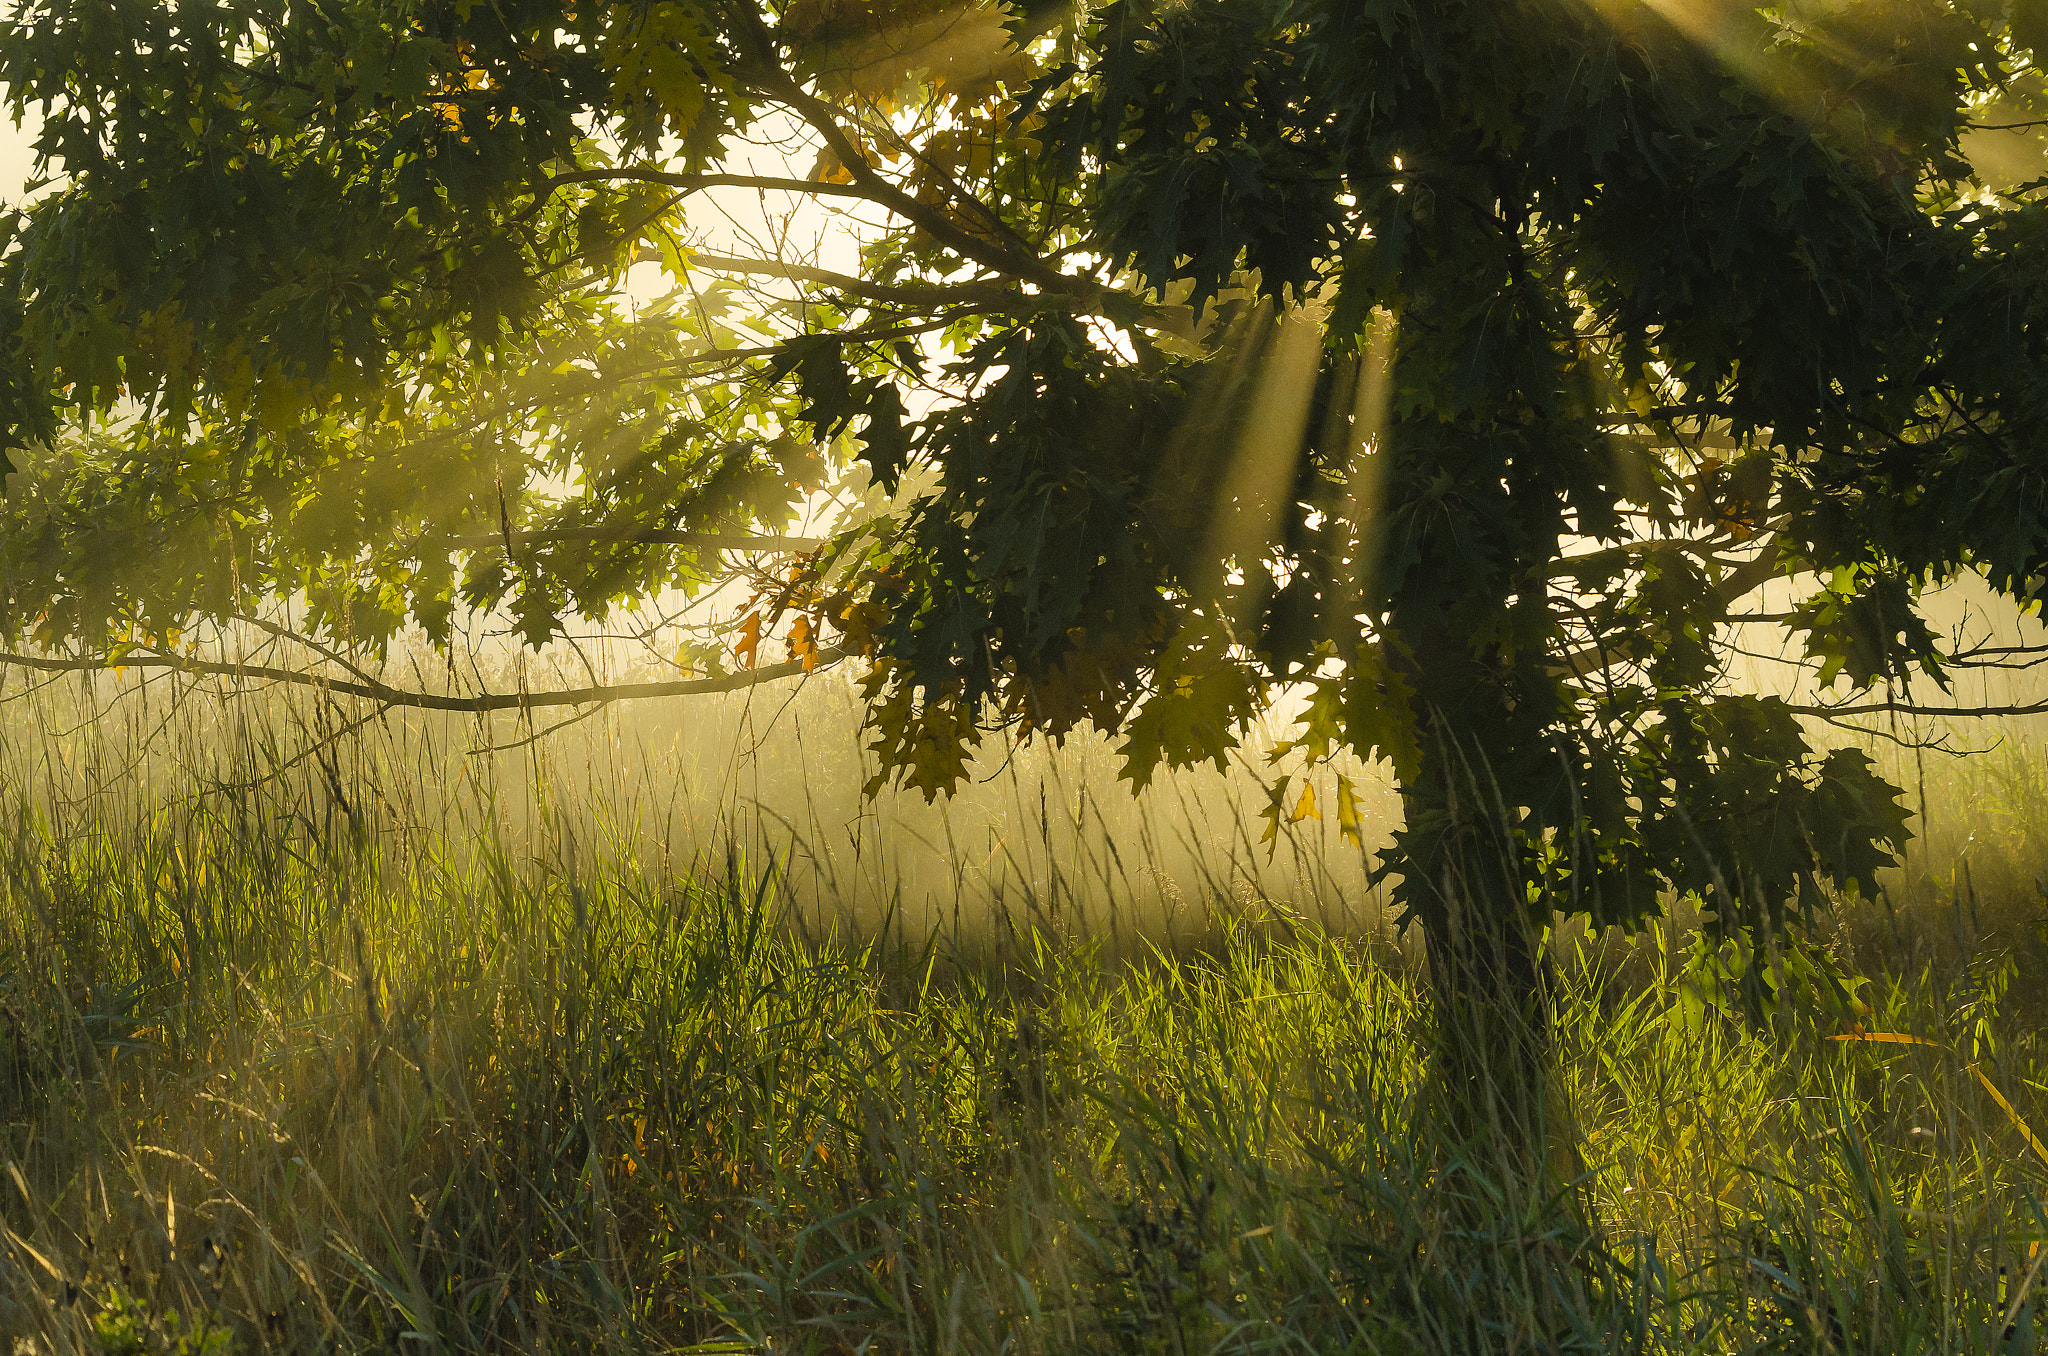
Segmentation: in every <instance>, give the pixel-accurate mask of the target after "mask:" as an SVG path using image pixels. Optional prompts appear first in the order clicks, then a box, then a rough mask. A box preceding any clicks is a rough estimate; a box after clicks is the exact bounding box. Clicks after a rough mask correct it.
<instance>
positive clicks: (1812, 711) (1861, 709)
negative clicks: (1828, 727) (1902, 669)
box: [1786, 701, 2048, 720]
mask: <svg viewBox="0 0 2048 1356" xmlns="http://www.w3.org/2000/svg"><path fill="white" fill-rule="evenodd" d="M1786 709H1787V710H1790V711H1791V712H1793V713H1794V714H1796V715H1801V716H1820V717H1822V718H1823V719H1830V720H1831V719H1833V718H1835V717H1837V716H1869V715H1877V714H1879V713H1881V712H1886V711H1896V712H1898V713H1899V714H1901V715H1907V716H2038V715H2044V714H2048V701H2039V702H2028V703H2026V704H2024V705H2013V706H1924V705H1922V704H1921V703H1919V702H1910V701H1889V702H1857V703H1854V704H1851V703H1847V702H1845V703H1843V704H1841V705H1839V706H1824V705H1806V706H1788V707H1787V708H1786Z"/></svg>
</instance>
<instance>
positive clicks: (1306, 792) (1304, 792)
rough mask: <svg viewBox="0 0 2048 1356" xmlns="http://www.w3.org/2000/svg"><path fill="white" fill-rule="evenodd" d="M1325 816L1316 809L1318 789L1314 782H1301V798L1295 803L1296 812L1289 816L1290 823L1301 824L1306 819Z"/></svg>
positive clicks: (1318, 818)
mask: <svg viewBox="0 0 2048 1356" xmlns="http://www.w3.org/2000/svg"><path fill="white" fill-rule="evenodd" d="M1322 817H1323V816H1322V815H1321V813H1319V812H1318V811H1317V809H1316V789H1315V787H1314V785H1313V784H1311V783H1309V782H1303V783H1302V784H1301V799H1300V800H1298V801H1296V802H1295V803H1294V813H1293V814H1291V815H1289V816H1288V817H1287V822H1288V823H1290V824H1299V823H1300V822H1301V821H1302V820H1304V819H1316V820H1320V819H1321V818H1322Z"/></svg>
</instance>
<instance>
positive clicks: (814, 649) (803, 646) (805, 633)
mask: <svg viewBox="0 0 2048 1356" xmlns="http://www.w3.org/2000/svg"><path fill="white" fill-rule="evenodd" d="M789 657H790V658H791V659H801V660H803V661H804V672H805V673H809V672H810V671H811V670H813V669H815V668H817V667H818V640H817V636H816V634H815V633H814V632H813V631H812V630H811V619H810V617H809V616H807V615H805V614H803V613H798V614H797V619H796V624H795V625H793V626H791V627H790V628H789Z"/></svg>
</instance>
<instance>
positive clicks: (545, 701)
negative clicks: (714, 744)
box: [0, 649, 846, 713]
mask: <svg viewBox="0 0 2048 1356" xmlns="http://www.w3.org/2000/svg"><path fill="white" fill-rule="evenodd" d="M845 657H846V652H845V651H844V650H838V649H821V650H819V651H818V652H817V654H816V655H814V656H813V657H812V660H811V662H810V664H809V665H808V666H807V665H806V663H805V661H803V660H800V659H792V660H789V661H788V662H786V663H782V664H768V665H764V666H763V667H761V668H757V669H746V670H744V671H742V672H739V673H729V674H725V675H724V676H722V677H718V678H681V679H676V680H674V681H671V682H664V683H609V684H601V685H598V686H594V687H579V688H564V689H557V690H555V691H551V692H484V693H479V694H477V695H476V696H473V697H462V696H455V695H452V694H447V693H439V692H412V691H408V690H407V689H405V688H397V687H391V686H390V685H388V684H385V683H380V682H377V681H375V680H374V679H373V680H371V681H368V682H362V681H358V680H352V679H345V678H330V677H327V676H325V675H323V674H318V673H307V672H305V671H303V670H300V669H281V668H276V667H273V666H271V665H267V664H229V663H224V662H221V661H219V660H212V659H194V658H191V657H189V656H186V655H174V654H158V653H148V654H130V655H125V656H122V657H121V658H119V659H115V658H112V657H110V656H106V655H89V656H84V657H80V658H66V657H61V656H50V655H29V654H8V653H0V664H13V665H17V666H19V667H21V668H25V669H35V670H37V671H39V672H43V673H109V672H112V671H114V670H116V669H170V670H172V671H174V672H178V673H187V674H195V675H206V676H217V677H227V678H255V679H261V680H264V681H267V682H274V683H287V684H291V685H293V686H297V687H310V688H317V689H319V690H320V691H323V692H334V693H339V694H342V695H344V696H350V697H362V698H364V699H365V700H368V701H374V702H382V703H384V704H385V705H387V706H409V707H417V708H419V709H421V710H425V711H465V712H471V713H481V712H485V711H525V710H533V709H536V708H539V707H548V706H587V705H591V704H594V703H604V702H623V701H640V700H643V699H645V698H648V697H691V696H699V695H703V694H707V693H713V692H738V691H742V690H744V689H746V688H750V687H756V686H758V685H760V684H762V683H770V682H774V681H776V680H777V679H780V678H794V677H796V676H798V675H800V674H802V673H804V672H806V670H807V668H809V669H815V668H819V667H822V666H824V665H828V664H832V663H834V662H836V661H838V660H840V659H843V658H845Z"/></svg>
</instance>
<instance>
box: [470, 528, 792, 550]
mask: <svg viewBox="0 0 2048 1356" xmlns="http://www.w3.org/2000/svg"><path fill="white" fill-rule="evenodd" d="M510 535H511V540H512V545H513V546H514V548H517V547H521V546H539V545H543V544H545V543H547V542H554V541H581V542H611V543H617V544H620V545H647V546H709V547H713V548H715V549H717V550H720V551H786V552H790V553H792V554H796V555H806V554H809V553H810V552H812V551H815V550H817V549H819V548H820V547H822V546H823V545H825V541H826V539H825V538H823V537H769V536H750V535H748V534H745V533H735V532H671V531H668V530H666V529H663V528H652V527H541V528H534V529H532V530H530V531H525V532H513V533H511V534H510ZM505 539H506V534H505V533H503V532H485V533H480V534H465V535H463V536H450V537H441V538H438V540H441V541H445V542H447V543H448V544H449V545H450V546H466V547H489V546H500V545H503V544H504V542H505Z"/></svg>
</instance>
